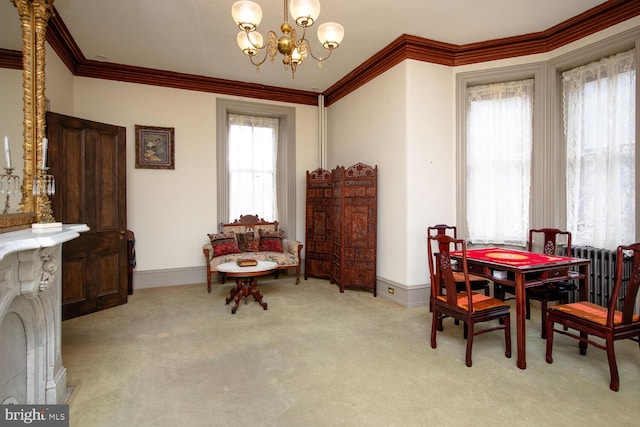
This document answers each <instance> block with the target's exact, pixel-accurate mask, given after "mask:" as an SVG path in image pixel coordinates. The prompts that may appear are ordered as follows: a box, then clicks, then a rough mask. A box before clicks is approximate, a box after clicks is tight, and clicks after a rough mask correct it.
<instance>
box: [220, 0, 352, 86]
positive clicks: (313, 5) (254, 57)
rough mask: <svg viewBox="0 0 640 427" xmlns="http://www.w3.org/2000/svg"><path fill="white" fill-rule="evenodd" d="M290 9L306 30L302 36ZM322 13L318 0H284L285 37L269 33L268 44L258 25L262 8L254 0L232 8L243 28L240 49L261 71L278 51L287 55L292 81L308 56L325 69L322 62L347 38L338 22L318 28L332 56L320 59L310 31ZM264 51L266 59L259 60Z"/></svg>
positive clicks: (239, 24)
mask: <svg viewBox="0 0 640 427" xmlns="http://www.w3.org/2000/svg"><path fill="white" fill-rule="evenodd" d="M289 9H291V16H292V17H293V19H294V20H295V23H296V25H298V26H299V27H300V28H302V37H300V38H299V39H298V38H297V33H296V30H295V28H293V27H292V26H291V25H289ZM319 14H320V2H319V1H318V0H290V1H289V4H288V5H287V0H284V22H283V23H282V25H280V31H281V32H282V35H281V36H280V37H278V35H277V34H276V33H275V32H273V31H271V30H269V32H268V33H267V43H266V45H265V44H264V39H263V37H262V34H260V33H259V32H258V31H257V28H258V24H260V21H261V20H262V8H260V5H258V4H257V3H254V2H252V1H237V2H235V3H234V4H233V6H231V15H232V16H233V20H234V21H235V22H236V24H237V25H238V27H239V28H240V30H241V31H240V32H239V33H238V36H237V38H236V40H237V42H238V46H239V47H240V49H241V50H242V52H243V53H244V54H245V55H247V56H248V57H249V60H250V61H251V63H252V64H253V65H255V67H256V71H259V70H260V65H262V64H263V63H264V61H266V59H267V58H269V60H270V61H271V62H272V63H273V60H274V59H275V57H276V56H277V54H278V52H280V53H281V54H282V55H283V58H282V63H283V64H284V68H285V70H287V69H289V68H291V78H294V77H295V73H296V68H297V67H298V65H300V64H302V63H303V62H304V60H305V59H306V58H307V56H311V57H312V58H313V59H315V60H316V61H318V66H322V61H324V60H326V59H328V58H329V56H331V52H333V50H334V49H336V48H337V47H338V46H340V42H342V38H343V37H344V28H343V27H342V25H340V24H337V23H335V22H326V23H324V24H322V25H320V26H319V27H318V39H319V40H320V43H322V47H324V48H325V49H327V50H328V51H329V53H328V54H327V56H326V57H324V58H322V57H317V56H315V55H314V54H313V52H311V46H310V45H309V41H308V40H307V38H306V33H307V28H308V27H311V26H312V25H313V24H314V23H315V22H316V19H318V15H319ZM262 50H264V57H262V59H258V55H259V54H260V52H261V51H262Z"/></svg>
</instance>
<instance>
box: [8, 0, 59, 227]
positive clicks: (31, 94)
mask: <svg viewBox="0 0 640 427" xmlns="http://www.w3.org/2000/svg"><path fill="white" fill-rule="evenodd" d="M10 1H11V3H13V5H14V6H15V7H16V8H17V9H18V15H19V16H20V25H21V27H22V84H23V89H24V95H23V103H24V166H23V167H24V172H23V175H22V186H21V190H22V200H21V202H20V208H21V209H20V210H21V212H17V213H10V214H5V215H0V229H3V230H2V231H9V230H11V229H19V228H24V227H26V226H28V225H30V224H32V223H34V222H36V221H43V222H50V221H51V220H52V217H51V207H50V204H49V198H48V197H46V196H44V197H43V196H38V197H35V196H34V195H33V178H34V176H35V173H36V165H37V163H36V162H37V159H38V158H42V138H44V137H45V113H46V110H45V108H46V99H45V93H44V91H45V45H44V43H45V36H46V31H47V23H48V22H49V18H50V17H51V15H52V13H53V1H54V0H10Z"/></svg>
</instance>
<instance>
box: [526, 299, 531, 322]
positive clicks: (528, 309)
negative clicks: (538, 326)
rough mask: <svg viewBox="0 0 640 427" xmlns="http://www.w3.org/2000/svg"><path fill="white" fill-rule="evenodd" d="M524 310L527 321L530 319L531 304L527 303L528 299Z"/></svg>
mask: <svg viewBox="0 0 640 427" xmlns="http://www.w3.org/2000/svg"><path fill="white" fill-rule="evenodd" d="M525 310H526V311H525V317H526V318H527V320H529V319H531V302H530V301H529V298H528V297H527V304H526V308H525Z"/></svg>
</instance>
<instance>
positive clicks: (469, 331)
mask: <svg viewBox="0 0 640 427" xmlns="http://www.w3.org/2000/svg"><path fill="white" fill-rule="evenodd" d="M464 329H465V331H467V353H466V357H465V361H466V364H467V366H468V367H471V363H472V362H471V349H472V348H473V322H469V323H466V322H465V328H464Z"/></svg>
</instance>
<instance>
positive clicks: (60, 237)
mask: <svg viewBox="0 0 640 427" xmlns="http://www.w3.org/2000/svg"><path fill="white" fill-rule="evenodd" d="M85 231H89V227H88V226H87V225H86V224H64V225H62V226H61V227H55V228H50V229H43V230H34V229H30V228H29V229H25V230H18V231H11V232H8V233H3V234H0V261H2V260H3V259H4V257H5V256H7V255H8V254H10V253H14V252H19V251H24V250H29V249H38V248H48V247H51V246H55V245H59V244H61V243H64V242H68V241H69V240H73V239H75V238H76V237H78V236H79V235H80V234H79V233H82V232H85Z"/></svg>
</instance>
